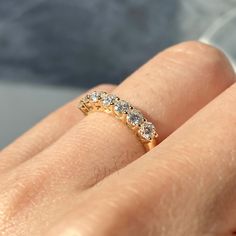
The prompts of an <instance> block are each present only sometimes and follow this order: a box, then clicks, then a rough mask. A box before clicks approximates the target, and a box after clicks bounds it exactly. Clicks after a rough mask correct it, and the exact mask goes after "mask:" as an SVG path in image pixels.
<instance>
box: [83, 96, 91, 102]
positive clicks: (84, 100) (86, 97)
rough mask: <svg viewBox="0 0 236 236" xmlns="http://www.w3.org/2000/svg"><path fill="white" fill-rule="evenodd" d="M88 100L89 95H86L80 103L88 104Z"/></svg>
mask: <svg viewBox="0 0 236 236" xmlns="http://www.w3.org/2000/svg"><path fill="white" fill-rule="evenodd" d="M89 98H90V96H89V95H86V96H85V97H84V98H83V99H82V102H84V103H88V102H89Z"/></svg>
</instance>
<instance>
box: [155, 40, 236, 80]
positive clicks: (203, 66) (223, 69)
mask: <svg viewBox="0 0 236 236" xmlns="http://www.w3.org/2000/svg"><path fill="white" fill-rule="evenodd" d="M160 58H161V59H160V60H159V61H163V63H164V65H165V64H167V65H168V67H169V68H170V67H171V68H173V67H175V68H177V69H176V70H178V71H179V69H184V70H185V71H189V72H190V73H191V72H192V73H194V75H199V76H198V77H197V78H198V79H199V77H200V78H202V79H203V80H205V79H207V80H208V81H209V83H211V82H212V83H214V84H215V83H216V82H217V83H218V84H231V83H232V82H233V81H234V80H235V74H234V70H233V67H232V66H231V64H230V62H229V60H228V59H227V57H226V56H225V54H224V53H223V52H222V51H221V50H219V49H217V48H215V47H213V46H211V45H208V44H205V43H201V42H199V41H189V42H183V43H180V44H178V45H175V46H172V47H170V48H168V49H166V50H165V51H163V52H162V53H160ZM188 75H189V74H188Z"/></svg>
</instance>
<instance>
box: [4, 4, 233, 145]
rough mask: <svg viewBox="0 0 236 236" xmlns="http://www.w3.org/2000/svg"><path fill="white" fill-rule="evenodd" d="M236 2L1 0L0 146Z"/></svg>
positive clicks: (190, 35) (195, 34)
mask: <svg viewBox="0 0 236 236" xmlns="http://www.w3.org/2000/svg"><path fill="white" fill-rule="evenodd" d="M232 8H236V1H235V0H224V1H222V0H207V1H206V0H185V1H184V0H109V1H105V0H90V1H86V0H70V1H65V0H21V1H19V0H1V1H0V148H2V147H3V146H5V145H6V144H8V143H9V142H10V141H12V140H13V139H14V138H15V137H17V136H18V135H19V134H21V133H22V132H23V131H25V130H26V129H28V128H29V127H31V126H32V125H33V124H34V123H35V122H37V121H38V120H39V119H41V118H42V117H43V116H44V115H46V114H47V113H48V112H49V111H51V110H53V109H55V108H56V107H58V106H60V105H61V104H63V103H65V102H66V101H68V100H70V99H71V98H72V97H74V96H76V95H78V94H80V92H81V90H83V89H86V88H88V87H91V86H93V85H96V84H98V83H102V82H110V83H119V82H120V81H122V80H123V79H124V78H125V77H126V76H127V75H129V74H130V73H131V72H132V71H134V70H135V69H136V68H137V67H139V66H140V65H141V64H143V63H144V62H145V61H146V60H147V59H149V58H150V57H152V56H153V55H154V54H156V53H157V52H159V51H160V50H162V49H164V48H165V47H167V46H169V45H172V44H174V43H178V42H180V41H183V40H189V39H198V38H199V37H200V36H201V35H202V34H203V33H204V32H205V31H206V29H207V28H208V27H209V26H210V25H211V24H212V23H213V22H214V21H215V20H216V19H217V18H218V17H220V16H221V15H222V14H224V13H225V12H227V11H228V10H230V9H232Z"/></svg>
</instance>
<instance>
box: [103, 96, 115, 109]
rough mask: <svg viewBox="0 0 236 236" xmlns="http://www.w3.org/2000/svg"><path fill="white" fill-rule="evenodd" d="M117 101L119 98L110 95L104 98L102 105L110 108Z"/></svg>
mask: <svg viewBox="0 0 236 236" xmlns="http://www.w3.org/2000/svg"><path fill="white" fill-rule="evenodd" d="M116 99H117V97H116V96H115V95H112V94H108V95H106V96H104V98H103V101H102V103H103V105H104V106H106V107H108V106H110V105H112V104H114V102H115V100H116Z"/></svg>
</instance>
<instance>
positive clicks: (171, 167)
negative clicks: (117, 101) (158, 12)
mask: <svg viewBox="0 0 236 236" xmlns="http://www.w3.org/2000/svg"><path fill="white" fill-rule="evenodd" d="M92 90H105V91H108V92H112V93H114V94H116V95H118V96H119V97H121V98H122V99H124V100H127V101H129V102H130V103H131V104H132V105H134V106H135V107H137V108H139V109H140V110H142V111H143V112H144V113H145V115H146V116H147V117H148V119H149V120H151V121H152V122H153V123H154V124H155V125H156V126H157V130H158V133H159V141H160V144H159V145H158V146H157V147H155V148H154V149H153V150H152V151H150V152H148V153H145V152H144V149H143V146H142V145H141V143H140V142H139V141H138V140H137V138H136V137H135V136H134V135H133V133H132V132H130V130H129V129H128V128H127V127H126V126H125V125H124V124H122V123H121V122H119V121H118V120H116V119H114V118H113V117H111V116H108V115H107V114H103V113H93V114H91V115H89V116H87V117H84V116H83V115H82V113H81V112H80V111H78V110H76V109H75V107H76V104H77V102H78V101H79V99H75V100H74V101H72V102H71V103H69V104H67V105H65V106H64V107H62V108H60V109H59V110H58V111H56V112H54V113H52V114H51V115H50V116H49V117H47V118H45V119H44V120H43V121H42V122H40V123H39V124H38V125H36V127H34V128H33V129H31V130H30V131H28V132H27V133H26V134H24V135H23V136H22V137H20V138H19V139H18V140H16V141H15V142H14V143H12V144H11V145H9V146H8V147H6V148H5V149H4V150H2V151H1V152H0V174H1V178H0V235H4V236H5V235H7V236H8V235H16V236H18V235H19V236H28V235H29V236H30V235H34V236H39V235H47V236H92V235H96V236H111V235H112V236H118V235H119V236H121V235H122V236H130V235H135V236H147V235H150V236H154V235H155V236H156V235H158V236H159V235H160V236H162V235H165V236H185V235H186V236H189V235H191V236H199V235H202V236H210V235H212V236H213V235H222V236H223V235H225V236H226V235H227V236H230V235H233V233H234V232H235V231H236V221H235V218H236V201H235V199H236V188H235V187H236V174H235V170H236V141H235V140H236V129H235V127H236V109H235V103H236V84H235V74H234V71H233V69H232V67H231V65H230V63H229V61H228V60H227V59H226V57H225V56H224V55H223V53H221V52H220V51H219V50H217V49H215V48H213V47H211V46H208V45H205V44H202V43H199V42H185V43H182V44H179V45H176V46H173V47H171V48H169V49H167V50H165V51H163V52H161V53H160V54H158V55H157V56H155V57H154V58H153V59H152V60H150V61H149V62H147V63H146V64H145V65H144V66H143V67H141V68H140V69H139V70H137V71H136V72H135V73H134V74H132V75H131V76H130V77H129V78H127V79H126V80H125V81H124V82H123V83H121V84H120V85H118V86H113V85H101V86H100V87H99V88H94V89H92ZM98 124H99V125H98Z"/></svg>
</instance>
